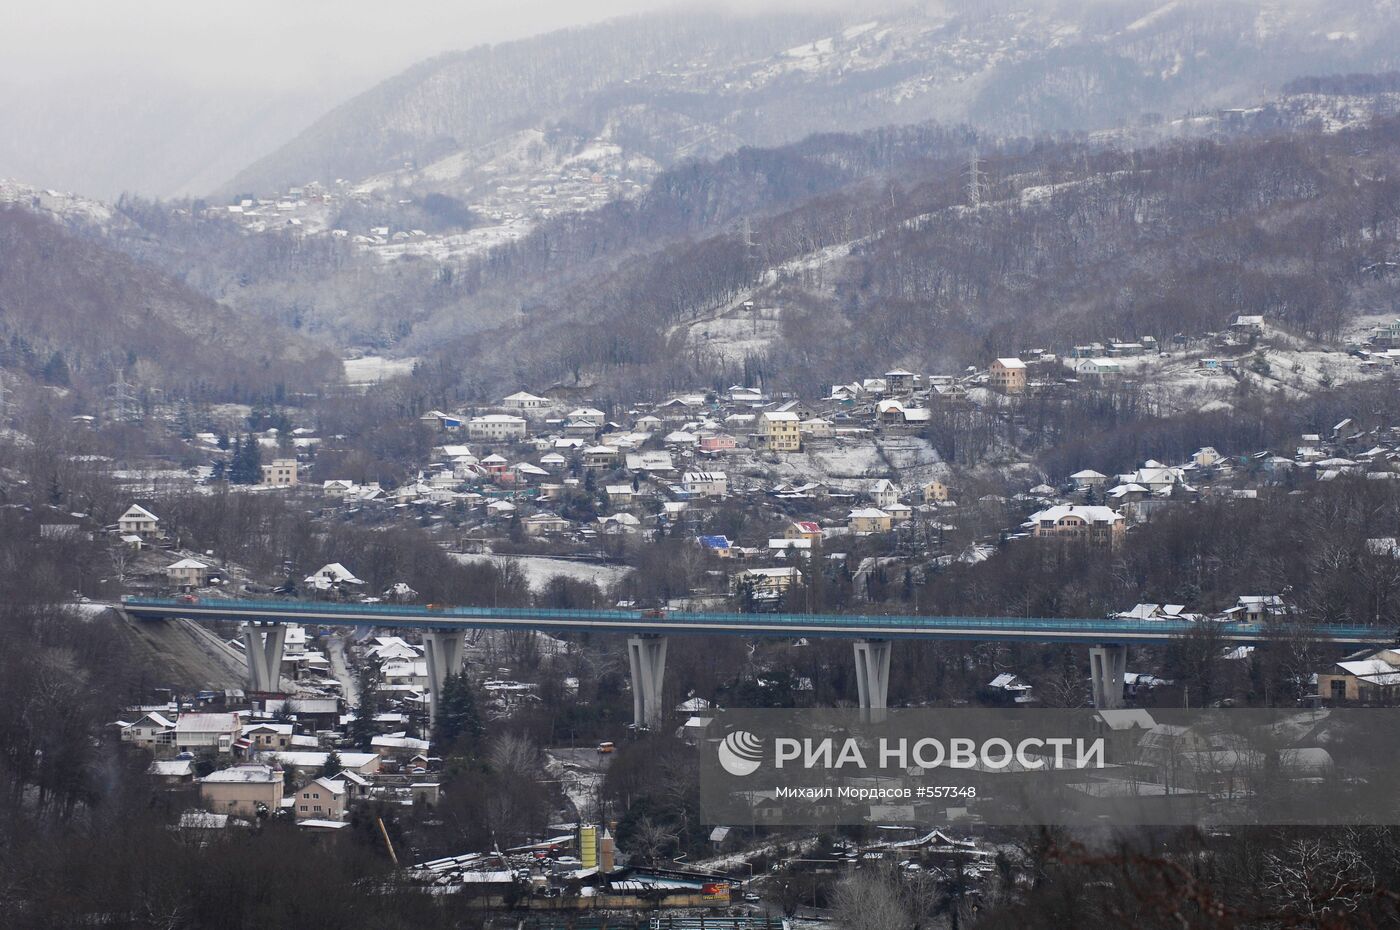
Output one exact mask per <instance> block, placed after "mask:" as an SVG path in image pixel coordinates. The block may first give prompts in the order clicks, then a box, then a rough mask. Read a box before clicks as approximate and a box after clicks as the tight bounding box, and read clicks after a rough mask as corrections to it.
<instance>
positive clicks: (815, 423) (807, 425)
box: [798, 417, 833, 439]
mask: <svg viewBox="0 0 1400 930" xmlns="http://www.w3.org/2000/svg"><path fill="white" fill-rule="evenodd" d="M798 432H800V433H801V434H802V435H803V436H804V437H806V438H807V439H830V438H831V436H832V433H833V429H832V425H831V421H830V420H824V419H822V418H821V417H810V418H808V419H806V420H803V421H802V423H801V424H800V425H799V426H798Z"/></svg>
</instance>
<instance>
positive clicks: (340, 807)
mask: <svg viewBox="0 0 1400 930" xmlns="http://www.w3.org/2000/svg"><path fill="white" fill-rule="evenodd" d="M348 797H349V793H348V792H347V790H346V787H345V782H344V781H336V780H333V779H330V778H326V777H324V776H323V777H321V778H318V779H316V780H315V781H313V782H311V783H310V784H306V785H303V786H302V787H301V788H299V789H298V790H297V793H296V797H295V809H294V810H293V813H294V814H295V815H296V819H297V820H343V819H344V818H345V804H346V801H347V800H348Z"/></svg>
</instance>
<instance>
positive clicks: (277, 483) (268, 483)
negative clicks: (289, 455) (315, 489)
mask: <svg viewBox="0 0 1400 930" xmlns="http://www.w3.org/2000/svg"><path fill="white" fill-rule="evenodd" d="M296 483H297V460H296V459H273V460H272V464H270V465H264V466H262V480H261V481H259V484H261V485H262V486H263V487H265V488H285V487H291V486H292V485H295V484H296Z"/></svg>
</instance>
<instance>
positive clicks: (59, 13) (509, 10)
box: [0, 0, 673, 87]
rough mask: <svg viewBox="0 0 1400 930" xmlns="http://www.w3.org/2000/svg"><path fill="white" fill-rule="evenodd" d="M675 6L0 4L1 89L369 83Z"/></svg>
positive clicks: (63, 0) (421, 1) (549, 0)
mask: <svg viewBox="0 0 1400 930" xmlns="http://www.w3.org/2000/svg"><path fill="white" fill-rule="evenodd" d="M668 5H673V3H672V0H433V2H425V0H0V35H2V36H4V53H3V54H0V81H3V82H5V83H6V84H8V85H10V86H11V87H14V86H15V85H29V86H33V85H36V84H43V83H45V82H47V81H51V80H54V79H55V78H58V79H63V80H65V81H67V80H68V79H71V78H75V77H98V76H101V75H103V74H109V73H112V72H119V73H121V74H123V75H124V76H128V77H129V76H142V75H150V76H168V77H170V78H172V79H179V80H185V81H194V82H199V83H202V84H206V85H214V86H217V85H221V84H225V83H234V82H237V83H239V84H241V85H242V86H244V87H250V86H256V85H263V86H272V87H277V86H285V85H286V84H287V83H289V82H290V83H293V84H303V83H307V82H314V81H318V80H324V79H326V78H333V79H338V80H353V81H357V82H359V83H361V84H368V83H370V82H371V81H373V80H376V79H378V78H381V77H385V76H387V75H390V74H393V73H394V72H396V71H399V70H401V69H403V68H404V67H407V66H408V65H410V64H412V63H413V62H415V61H418V60H419V59H422V58H426V57H428V56H430V55H435V54H437V53H438V52H444V51H449V50H453V49H463V48H470V47H471V46H473V45H480V44H482V43H486V42H499V41H503V40H507V39H514V38H519V37H521V36H526V35H531V34H534V33H539V32H547V31H549V30H551V29H557V28H560V27H561V26H568V25H575V24H578V23H586V22H594V21H597V20H601V19H606V18H608V17H611V16H617V15H620V14H625V13H634V12H639V11H643V10H650V9H657V8H660V7H664V6H668Z"/></svg>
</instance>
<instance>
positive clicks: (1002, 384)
mask: <svg viewBox="0 0 1400 930" xmlns="http://www.w3.org/2000/svg"><path fill="white" fill-rule="evenodd" d="M987 379H988V381H989V382H990V383H991V386H992V387H993V388H995V389H996V390H998V391H1001V392H1002V393H1003V394H1022V393H1025V390H1026V363H1025V362H1023V361H1021V360H1020V359H1019V358H998V359H993V360H992V364H991V366H990V367H989V368H988V369H987Z"/></svg>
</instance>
